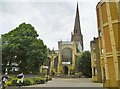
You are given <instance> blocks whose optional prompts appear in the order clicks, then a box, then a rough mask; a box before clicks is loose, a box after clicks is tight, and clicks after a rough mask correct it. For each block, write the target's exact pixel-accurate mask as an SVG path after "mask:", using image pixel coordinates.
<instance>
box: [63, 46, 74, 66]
mask: <svg viewBox="0 0 120 89" xmlns="http://www.w3.org/2000/svg"><path fill="white" fill-rule="evenodd" d="M62 62H64V63H68V62H69V63H70V64H72V49H70V48H64V49H63V50H62Z"/></svg>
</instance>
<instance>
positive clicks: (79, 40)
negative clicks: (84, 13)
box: [71, 2, 83, 50]
mask: <svg viewBox="0 0 120 89" xmlns="http://www.w3.org/2000/svg"><path fill="white" fill-rule="evenodd" d="M71 41H75V42H77V43H80V45H81V47H82V50H83V35H82V33H81V27H80V18H79V8H78V2H77V8H76V16H75V24H74V34H71Z"/></svg>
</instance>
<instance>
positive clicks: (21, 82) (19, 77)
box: [17, 73, 24, 87]
mask: <svg viewBox="0 0 120 89" xmlns="http://www.w3.org/2000/svg"><path fill="white" fill-rule="evenodd" d="M17 78H18V80H17V83H18V84H19V87H20V86H23V79H24V74H23V73H20V74H18V76H17Z"/></svg>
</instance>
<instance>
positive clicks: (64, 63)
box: [62, 62, 71, 65]
mask: <svg viewBox="0 0 120 89" xmlns="http://www.w3.org/2000/svg"><path fill="white" fill-rule="evenodd" d="M62 64H63V65H66V64H71V63H70V62H62Z"/></svg>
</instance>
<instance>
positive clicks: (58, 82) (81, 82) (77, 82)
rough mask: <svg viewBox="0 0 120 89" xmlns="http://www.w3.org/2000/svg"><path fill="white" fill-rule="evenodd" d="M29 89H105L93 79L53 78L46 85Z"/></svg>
mask: <svg viewBox="0 0 120 89" xmlns="http://www.w3.org/2000/svg"><path fill="white" fill-rule="evenodd" d="M29 87H103V84H102V83H94V82H92V80H91V78H77V79H76V78H75V79H74V78H69V79H66V78H53V80H52V81H49V82H47V83H45V84H39V85H33V86H29Z"/></svg>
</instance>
